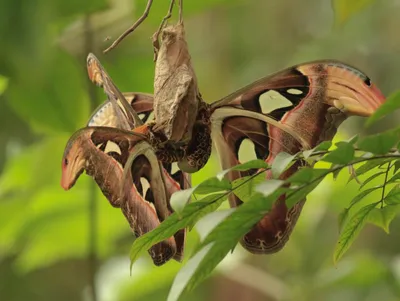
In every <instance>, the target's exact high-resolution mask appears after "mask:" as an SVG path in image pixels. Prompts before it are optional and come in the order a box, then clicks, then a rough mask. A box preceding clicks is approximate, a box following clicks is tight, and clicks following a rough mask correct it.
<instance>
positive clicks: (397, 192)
mask: <svg viewBox="0 0 400 301" xmlns="http://www.w3.org/2000/svg"><path fill="white" fill-rule="evenodd" d="M384 201H385V203H386V204H388V205H397V204H400V185H396V186H394V187H393V188H392V190H390V191H389V193H388V194H387V195H386V196H385V198H384Z"/></svg>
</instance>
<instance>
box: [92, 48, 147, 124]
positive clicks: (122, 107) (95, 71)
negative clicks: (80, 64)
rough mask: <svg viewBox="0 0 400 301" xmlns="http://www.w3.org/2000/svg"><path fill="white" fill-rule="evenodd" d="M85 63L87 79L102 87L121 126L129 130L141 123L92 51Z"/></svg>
mask: <svg viewBox="0 0 400 301" xmlns="http://www.w3.org/2000/svg"><path fill="white" fill-rule="evenodd" d="M86 65H87V71H88V75H89V79H90V80H91V81H92V82H93V83H95V84H96V85H98V86H100V87H103V88H104V92H105V93H106V95H107V97H108V100H109V101H110V102H111V104H112V108H113V109H114V114H115V115H116V116H117V117H118V122H119V123H120V125H121V126H122V127H121V128H123V129H127V130H130V129H133V128H136V127H138V126H140V125H142V121H141V119H140V118H139V116H138V114H137V113H136V111H135V110H133V108H132V106H131V105H130V104H129V102H128V101H127V100H126V99H125V97H124V95H123V94H122V93H121V91H120V90H119V89H118V88H117V86H116V85H115V84H114V82H113V81H112V79H111V77H110V76H109V75H108V74H107V72H106V70H105V69H104V67H103V66H102V65H101V63H100V61H99V60H98V59H97V57H96V56H95V55H94V54H93V53H89V54H88V56H87V60H86Z"/></svg>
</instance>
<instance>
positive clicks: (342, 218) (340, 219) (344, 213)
mask: <svg viewBox="0 0 400 301" xmlns="http://www.w3.org/2000/svg"><path fill="white" fill-rule="evenodd" d="M349 211H350V210H349V208H344V209H343V210H342V212H340V213H339V216H338V226H339V233H341V232H342V230H343V226H344V225H345V223H346V222H347V219H348V217H349Z"/></svg>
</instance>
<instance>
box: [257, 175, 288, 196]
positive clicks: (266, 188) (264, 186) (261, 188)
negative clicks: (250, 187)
mask: <svg viewBox="0 0 400 301" xmlns="http://www.w3.org/2000/svg"><path fill="white" fill-rule="evenodd" d="M284 183H285V181H282V180H275V179H270V180H266V181H264V182H263V183H261V184H258V185H257V186H256V191H257V192H260V193H261V194H262V195H263V196H269V195H270V194H272V193H273V192H275V191H276V190H277V189H278V188H279V187H281V186H282V185H283V184H284Z"/></svg>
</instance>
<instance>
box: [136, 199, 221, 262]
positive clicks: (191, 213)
mask: <svg viewBox="0 0 400 301" xmlns="http://www.w3.org/2000/svg"><path fill="white" fill-rule="evenodd" d="M225 200H226V194H225V193H219V194H214V195H209V196H206V197H204V198H203V199H201V200H200V201H197V202H194V203H190V204H188V205H187V206H185V208H184V209H183V211H182V213H181V215H178V214H176V213H173V214H172V215H170V216H169V217H168V218H167V219H166V220H164V221H163V222H162V223H161V224H160V225H159V226H158V227H157V228H156V229H154V230H153V231H150V232H148V233H146V234H144V235H142V236H140V237H139V238H137V239H136V240H135V241H134V242H133V244H132V248H131V252H130V258H131V268H132V265H133V264H134V262H135V261H136V260H137V258H138V257H139V255H140V254H141V253H142V252H145V251H147V250H148V249H150V247H151V246H153V245H154V244H156V243H158V242H160V241H162V240H164V239H166V238H168V237H171V236H172V235H174V234H175V233H176V232H177V231H178V230H179V229H183V228H185V227H187V226H189V225H193V224H194V223H195V222H196V221H197V220H198V219H199V218H201V217H203V216H204V215H206V214H207V213H210V212H212V211H214V210H216V209H217V208H218V207H219V206H220V205H221V204H222V202H224V201H225Z"/></svg>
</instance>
